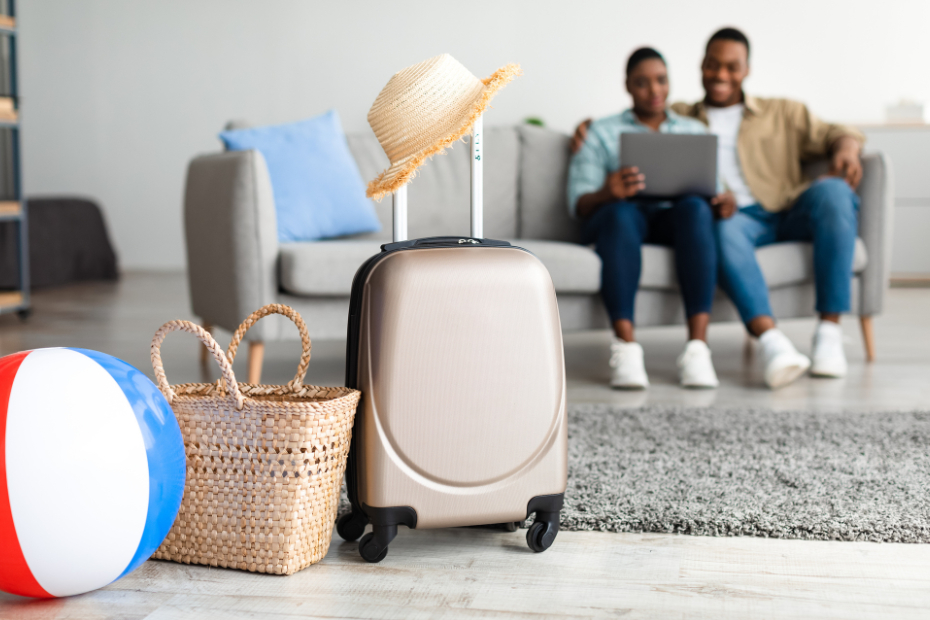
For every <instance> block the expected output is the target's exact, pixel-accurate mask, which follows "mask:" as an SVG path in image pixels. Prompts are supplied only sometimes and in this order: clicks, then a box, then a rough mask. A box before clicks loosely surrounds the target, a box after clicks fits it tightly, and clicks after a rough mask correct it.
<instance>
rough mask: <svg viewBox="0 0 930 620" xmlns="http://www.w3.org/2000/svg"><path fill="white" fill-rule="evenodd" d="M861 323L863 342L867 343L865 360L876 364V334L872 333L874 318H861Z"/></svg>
mask: <svg viewBox="0 0 930 620" xmlns="http://www.w3.org/2000/svg"><path fill="white" fill-rule="evenodd" d="M859 322H860V323H861V324H862V341H863V343H865V359H866V360H867V361H869V362H874V361H875V333H874V332H873V331H872V317H871V316H860V317H859Z"/></svg>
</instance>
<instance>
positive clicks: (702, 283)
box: [568, 47, 721, 389]
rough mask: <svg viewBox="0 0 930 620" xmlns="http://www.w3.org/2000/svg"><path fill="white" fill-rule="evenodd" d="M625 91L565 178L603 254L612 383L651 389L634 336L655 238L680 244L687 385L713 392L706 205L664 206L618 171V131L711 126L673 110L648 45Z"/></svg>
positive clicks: (586, 231) (633, 58) (639, 177)
mask: <svg viewBox="0 0 930 620" xmlns="http://www.w3.org/2000/svg"><path fill="white" fill-rule="evenodd" d="M626 90H627V92H628V93H629V94H630V97H632V99H633V107H632V108H630V109H628V110H626V111H624V112H622V113H620V114H616V115H613V116H609V117H606V118H602V119H598V120H596V121H594V122H593V123H591V124H590V126H589V127H588V128H587V133H586V137H585V138H584V140H583V142H582V143H581V144H580V145H579V148H578V150H577V152H576V153H575V155H574V156H573V158H572V162H571V166H570V168H569V180H568V199H569V209H570V210H571V211H572V214H573V215H575V216H576V217H578V218H580V219H581V220H583V222H584V224H583V227H582V228H583V234H582V237H583V239H582V242H583V243H585V244H592V243H593V244H594V246H595V250H596V251H597V253H598V255H599V256H600V257H601V262H602V271H601V296H602V297H603V299H604V304H605V306H606V307H607V312H608V314H609V315H610V319H611V322H612V323H613V328H614V333H615V338H614V341H613V343H612V344H611V355H610V366H611V380H610V383H611V385H612V386H613V387H616V388H627V389H644V388H646V387H647V386H648V385H649V378H648V377H647V375H646V367H645V364H644V362H643V349H642V347H641V346H640V345H639V344H638V343H637V342H636V339H635V334H634V329H633V306H634V301H635V297H636V290H637V288H638V287H639V277H640V269H641V253H640V250H641V246H642V244H643V243H654V244H659V245H665V246H669V247H672V248H674V250H675V266H676V269H677V272H678V282H679V285H680V289H681V295H682V298H683V300H684V306H685V314H686V316H687V319H688V342H687V344H686V345H685V350H684V353H682V355H681V356H680V357H679V358H678V367H679V376H680V379H681V384H682V386H684V387H694V388H715V387H717V385H718V381H717V374H716V372H715V371H714V365H713V362H712V361H711V355H710V349H709V348H708V347H707V342H706V338H707V324H708V322H709V321H710V309H711V304H712V302H713V298H714V291H715V289H716V284H717V279H716V276H717V255H716V251H715V246H714V237H713V215H712V212H711V209H710V206H709V205H708V203H707V201H706V200H705V199H703V198H701V197H698V196H684V197H681V198H679V199H676V200H673V201H666V202H660V201H655V200H644V199H637V194H639V193H640V192H642V191H643V190H644V189H646V185H647V182H648V181H647V179H646V178H645V176H644V175H643V174H642V173H640V172H639V170H638V169H637V168H636V167H635V166H629V167H624V168H620V134H621V133H626V132H648V131H655V132H661V133H679V134H701V133H707V128H706V127H705V126H704V125H703V124H702V123H700V122H699V121H697V120H695V119H690V118H686V117H683V116H679V115H677V114H675V113H674V112H672V111H671V110H670V109H668V107H667V105H666V101H667V99H668V90H669V85H668V70H667V68H666V65H665V60H664V59H663V58H662V55H661V54H659V52H657V51H656V50H654V49H652V48H648V47H647V48H641V49H638V50H636V51H635V52H633V54H632V55H630V58H629V60H628V61H627V66H626ZM719 199H721V197H717V198H715V199H714V200H715V201H716V200H719Z"/></svg>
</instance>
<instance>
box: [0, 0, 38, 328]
mask: <svg viewBox="0 0 930 620" xmlns="http://www.w3.org/2000/svg"><path fill="white" fill-rule="evenodd" d="M5 4H6V13H5V14H0V222H10V223H12V224H14V225H15V226H16V243H17V252H16V256H17V258H18V261H19V286H18V288H16V289H13V290H0V314H6V313H9V312H16V313H18V314H19V316H20V317H23V318H25V317H26V316H28V315H29V310H30V307H31V306H30V300H29V234H28V233H29V231H28V213H27V208H26V203H25V201H24V200H23V194H22V170H21V165H20V135H19V130H20V126H19V84H18V80H17V75H16V68H17V67H16V2H15V0H6V2H5Z"/></svg>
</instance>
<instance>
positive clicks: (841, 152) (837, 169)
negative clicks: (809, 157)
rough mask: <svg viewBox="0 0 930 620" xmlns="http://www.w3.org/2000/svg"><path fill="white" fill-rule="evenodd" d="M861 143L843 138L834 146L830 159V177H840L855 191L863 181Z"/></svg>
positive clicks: (849, 137)
mask: <svg viewBox="0 0 930 620" xmlns="http://www.w3.org/2000/svg"><path fill="white" fill-rule="evenodd" d="M859 151H860V146H859V141H858V140H856V139H855V138H853V137H851V136H843V137H842V138H840V139H839V140H837V141H836V143H835V144H834V145H833V156H832V157H831V158H830V171H829V172H828V173H827V174H828V175H829V176H833V177H840V178H841V179H843V180H844V181H846V182H847V183H849V186H850V187H851V188H853V189H856V187H858V186H859V181H861V180H862V162H861V161H859Z"/></svg>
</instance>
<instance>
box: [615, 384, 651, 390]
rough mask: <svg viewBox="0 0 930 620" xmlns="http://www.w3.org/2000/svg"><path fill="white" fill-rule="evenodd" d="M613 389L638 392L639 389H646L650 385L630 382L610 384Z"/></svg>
mask: <svg viewBox="0 0 930 620" xmlns="http://www.w3.org/2000/svg"><path fill="white" fill-rule="evenodd" d="M610 387H611V389H614V390H624V391H628V392H636V391H639V390H645V389H646V388H647V387H649V385H637V384H628V385H614V384H613V383H611V384H610Z"/></svg>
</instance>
